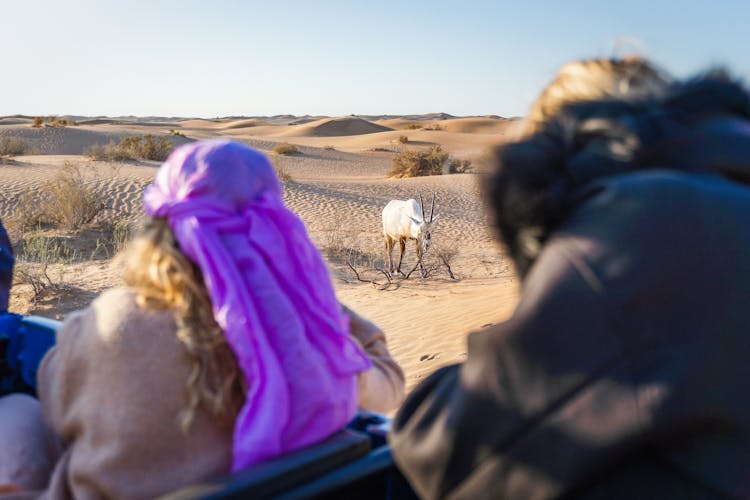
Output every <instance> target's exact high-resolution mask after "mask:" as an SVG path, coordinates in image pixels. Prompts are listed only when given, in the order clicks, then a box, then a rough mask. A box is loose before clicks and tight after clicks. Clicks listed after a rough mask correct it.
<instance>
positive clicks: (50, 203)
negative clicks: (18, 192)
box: [17, 162, 105, 229]
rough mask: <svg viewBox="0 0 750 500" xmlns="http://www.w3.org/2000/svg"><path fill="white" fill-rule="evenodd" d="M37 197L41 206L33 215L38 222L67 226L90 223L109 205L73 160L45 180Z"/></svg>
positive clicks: (77, 226) (74, 226)
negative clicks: (86, 179)
mask: <svg viewBox="0 0 750 500" xmlns="http://www.w3.org/2000/svg"><path fill="white" fill-rule="evenodd" d="M36 201H37V203H38V208H37V209H36V211H35V212H33V213H32V215H33V219H35V220H36V222H37V223H44V224H53V225H57V226H61V227H64V228H67V229H78V228H80V227H81V226H82V225H84V224H88V223H89V222H91V221H92V220H94V218H95V217H96V216H97V215H98V214H99V212H101V211H102V210H104V208H105V203H104V202H105V197H104V195H103V194H102V193H99V192H98V191H97V190H96V189H95V188H94V187H92V186H90V185H88V184H87V183H86V182H85V178H84V175H83V172H81V168H80V167H79V166H78V165H76V164H74V163H71V162H66V163H65V165H64V166H63V167H62V169H61V170H60V172H59V173H58V174H57V175H56V176H55V177H54V178H53V179H51V180H49V181H47V182H45V183H44V184H42V186H41V189H40V190H39V195H38V197H37V200H36ZM17 209H18V208H17ZM25 210H29V209H28V208H26V209H25Z"/></svg>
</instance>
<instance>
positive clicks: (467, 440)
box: [391, 243, 641, 498]
mask: <svg viewBox="0 0 750 500" xmlns="http://www.w3.org/2000/svg"><path fill="white" fill-rule="evenodd" d="M601 289H602V287H601V284H600V283H598V281H597V277H596V276H595V274H594V273H593V272H592V271H591V270H590V269H589V268H588V267H587V266H586V264H585V263H584V262H583V261H582V260H579V259H578V258H577V257H576V253H575V252H574V251H571V249H570V248H566V247H565V245H562V244H560V245H555V244H553V243H551V244H550V245H548V248H547V249H546V250H545V252H544V254H543V255H542V256H541V257H540V259H539V261H538V262H537V265H535V268H534V269H533V270H532V272H531V274H530V275H529V276H528V278H527V281H526V283H525V284H524V293H523V295H522V297H521V302H520V303H519V306H518V307H517V309H516V312H515V314H514V316H513V317H512V318H511V319H510V320H509V321H507V322H506V323H503V324H501V325H499V326H496V327H493V328H491V329H488V330H485V331H480V332H477V333H473V334H471V335H470V336H469V340H468V356H467V360H466V362H464V363H463V364H461V365H454V366H449V367H446V368H443V369H442V370H439V371H438V372H436V373H435V374H433V375H432V376H431V377H429V378H428V379H427V380H425V381H424V382H423V383H422V384H421V385H420V386H419V387H418V388H417V389H416V390H415V391H414V392H413V393H412V394H411V395H410V396H409V397H408V398H407V401H406V402H405V404H404V405H403V406H402V408H401V410H400V412H399V413H398V415H397V416H396V419H395V421H394V430H393V433H392V435H391V445H392V447H393V454H394V457H395V459H396V462H397V464H398V465H399V467H400V468H401V469H402V471H403V472H404V474H405V475H406V476H407V478H408V479H409V480H410V482H412V485H413V486H414V487H415V490H416V491H417V492H418V493H419V494H420V495H421V496H423V497H426V498H442V497H453V498H548V497H553V496H556V495H558V494H560V493H561V492H562V491H565V490H566V489H567V487H569V486H570V485H571V484H574V483H576V482H577V481H579V480H581V478H582V477H583V476H584V475H585V474H590V473H591V472H592V471H594V470H595V469H596V468H597V467H599V466H602V465H604V464H602V463H601V460H602V457H604V456H607V457H611V456H612V453H611V448H613V447H617V446H618V442H621V440H622V438H623V436H627V435H633V434H635V433H636V430H637V428H639V427H640V426H641V424H640V418H639V415H638V409H637V405H636V400H635V397H634V392H633V387H632V384H631V381H630V380H628V377H627V376H626V375H625V370H624V366H623V365H624V363H623V354H622V349H621V347H620V345H619V343H618V340H617V335H616V333H615V331H614V329H613V323H614V320H613V318H611V317H609V315H608V313H607V305H606V299H605V297H604V296H603V295H602V292H601ZM605 451H607V452H606V453H605Z"/></svg>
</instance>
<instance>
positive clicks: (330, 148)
mask: <svg viewBox="0 0 750 500" xmlns="http://www.w3.org/2000/svg"><path fill="white" fill-rule="evenodd" d="M323 149H325V150H326V151H336V148H334V147H333V146H331V145H330V144H327V145H325V146H323Z"/></svg>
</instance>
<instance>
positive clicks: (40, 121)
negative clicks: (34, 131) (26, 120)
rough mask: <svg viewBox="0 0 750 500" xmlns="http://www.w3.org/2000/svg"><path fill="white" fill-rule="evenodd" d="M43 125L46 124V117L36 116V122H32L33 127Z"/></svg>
mask: <svg viewBox="0 0 750 500" xmlns="http://www.w3.org/2000/svg"><path fill="white" fill-rule="evenodd" d="M42 125H44V117H43V116H35V117H34V122H33V123H32V124H31V126H32V128H41V127H42Z"/></svg>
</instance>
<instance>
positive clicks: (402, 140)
mask: <svg viewBox="0 0 750 500" xmlns="http://www.w3.org/2000/svg"><path fill="white" fill-rule="evenodd" d="M398 142H399V143H401V144H406V143H407V142H409V138H408V137H407V136H405V135H400V136H398Z"/></svg>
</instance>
